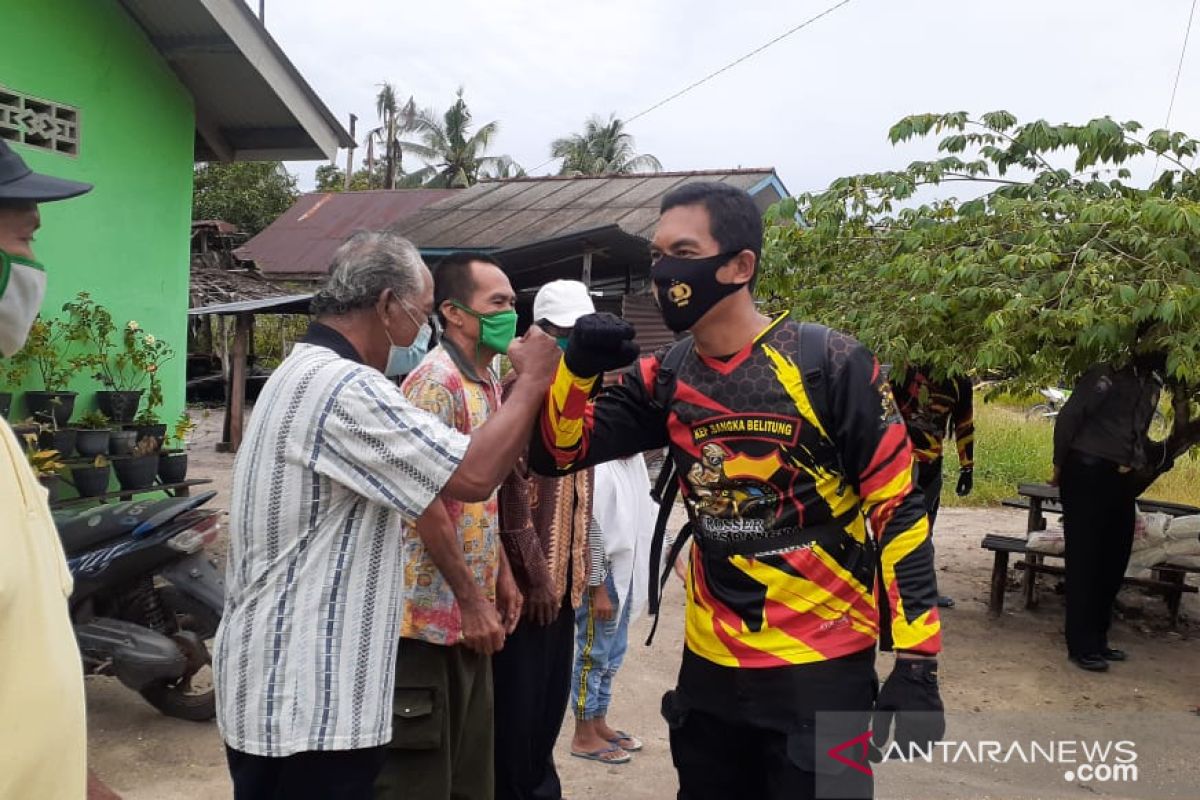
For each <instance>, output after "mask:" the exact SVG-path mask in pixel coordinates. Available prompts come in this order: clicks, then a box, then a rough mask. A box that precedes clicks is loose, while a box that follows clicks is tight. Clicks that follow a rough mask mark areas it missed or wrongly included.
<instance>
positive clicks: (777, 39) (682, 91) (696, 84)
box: [529, 0, 1196, 174]
mask: <svg viewBox="0 0 1200 800" xmlns="http://www.w3.org/2000/svg"><path fill="white" fill-rule="evenodd" d="M849 4H850V0H841V2H840V3H836V4H834V5H832V6H830V7H829V8H827V9H825V10H824V11H822V12H821V13H820V14H817V15H816V16H813V17H809V18H808V19H806V20H804V22H801V23H800V24H799V25H796V26H795V27H792V28H789V29H788V30H786V31H784V32H783V33H781V34H779V35H778V36H776V37H775V38H774V39H772V40H771V41H769V42H767V43H766V44H763V45H761V46H759V47H756V48H755V49H753V50H751V51H750V52H749V53H746V54H745V55H744V56H741V57H740V58H737V59H735V60H733V61H730V62H729V63H728V64H726V65H725V66H723V67H721V68H720V69H718V70H715V71H713V72H710V73H709V74H707V75H705V76H704V77H703V78H701V79H700V80H698V81H694V82H692V83H690V84H688V85H687V86H685V87H683V88H682V89H680V90H679V91H677V92H675V93H674V94H672V95H670V96H668V97H664V98H663V99H662V100H659V101H658V102H657V103H655V104H654V105H652V106H650V107H649V108H646V109H643V110H642V111H639V112H638V113H636V114H634V115H633V116H632V117H629V118H628V119H626V120H624V122H625V124H626V125H628V124H629V123H630V122H633V121H634V120H636V119H640V118H642V117H644V116H646V115H647V114H649V113H650V112H651V111H655V110H657V109H659V108H662V107H663V106H665V105H666V104H667V103H669V102H671V101H672V100H675V99H677V98H679V97H682V96H683V95H685V94H687V93H688V92H690V91H692V90H693V89H695V88H697V87H699V86H702V85H704V84H706V83H708V82H709V81H711V80H712V79H713V78H715V77H717V76H718V75H720V74H722V73H724V72H728V71H729V70H731V69H733V68H734V67H736V66H737V65H738V64H741V63H742V62H743V61H746V60H747V59H750V58H753V57H754V56H756V55H758V54H759V53H761V52H762V51H764V50H766V49H767V48H768V47H771V46H772V45H775V44H778V43H779V42H782V41H783V40H784V39H786V38H788V37H789V36H791V35H792V34H794V33H798V32H799V31H802V30H804V29H805V28H807V27H808V26H809V25H812V24H813V23H814V22H816V21H818V20H820V19H821V18H823V17H827V16H829V15H830V14H832V13H833V12H834V11H837V10H838V9H839V8H841V7H842V6H845V5H849ZM1195 7H1196V0H1192V10H1193V11H1194V10H1195ZM1189 27H1190V25H1189ZM556 160H557V159H555V158H551V159H549V160H547V161H543V162H542V163H541V164H538V165H537V166H536V167H534V168H533V169H531V170H529V174H532V173H534V172H537V171H538V170H539V169H541V168H542V167H544V166H546V165H547V164H550V163H552V162H554V161H556Z"/></svg>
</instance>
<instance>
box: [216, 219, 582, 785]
mask: <svg viewBox="0 0 1200 800" xmlns="http://www.w3.org/2000/svg"><path fill="white" fill-rule="evenodd" d="M313 311H314V312H315V314H316V316H317V319H316V321H315V322H313V323H312V325H311V326H310V328H309V331H308V333H307V335H306V336H305V338H304V339H303V340H302V341H301V342H300V343H299V344H297V346H296V348H295V349H294V350H293V351H292V353H291V355H290V356H288V358H287V359H286V360H285V361H284V362H283V363H282V364H281V365H280V366H279V368H278V369H277V370H276V371H275V373H274V375H272V376H271V379H270V380H269V381H268V382H267V385H266V387H265V388H264V389H263V392H262V395H261V397H260V398H259V401H258V404H257V405H256V407H255V410H254V413H253V415H252V416H251V418H250V424H249V427H248V430H247V435H246V438H245V444H244V446H243V449H242V451H241V452H240V453H239V454H238V457H237V461H236V462H235V465H234V489H233V496H232V499H231V503H230V520H229V521H230V552H229V566H228V577H227V583H228V586H227V596H226V607H225V616H224V619H223V620H222V624H221V628H220V630H219V631H218V633H217V642H216V662H215V672H216V688H217V693H218V709H217V721H218V723H219V726H220V730H221V734H222V737H223V739H224V740H225V743H226V752H227V757H228V761H229V769H230V774H231V776H232V778H233V784H234V793H235V797H237V798H269V797H287V798H289V800H290V799H291V798H369V797H371V794H372V785H373V783H374V780H375V778H376V775H377V774H378V772H379V770H380V768H381V766H382V764H383V759H384V746H385V745H386V744H387V743H388V741H389V740H390V739H391V737H392V704H391V698H392V688H393V676H394V672H395V658H396V642H397V639H398V636H399V629H400V619H401V605H402V601H401V598H402V589H403V586H402V584H403V575H402V571H401V552H400V551H401V542H402V534H403V523H405V522H415V523H416V524H417V526H418V528H421V529H436V528H441V529H443V530H445V529H450V530H451V533H450V534H449V535H451V536H453V535H454V534H453V531H452V523H451V521H450V519H449V517H448V516H447V514H446V510H445V507H444V506H443V504H442V502H441V500H440V499H439V498H440V497H442V496H444V497H447V498H450V499H454V500H460V501H467V502H475V501H481V500H484V499H486V498H487V497H489V496H490V495H491V494H492V492H494V491H495V489H496V487H497V486H498V485H499V484H500V483H501V482H502V481H503V479H504V478H505V476H506V475H507V474H508V473H509V471H510V470H511V469H512V466H513V464H514V463H515V462H516V460H517V457H518V456H519V455H520V453H521V452H522V451H523V450H524V448H525V445H526V444H527V442H528V441H529V437H530V433H531V430H532V425H533V420H534V417H535V416H536V414H537V411H538V410H539V407H540V404H541V402H542V401H543V399H544V398H545V393H546V390H547V387H548V385H549V382H550V380H551V378H552V376H553V373H554V370H555V368H556V367H557V364H558V361H559V351H558V348H557V346H556V344H555V342H554V340H553V339H551V338H549V337H548V336H546V335H545V334H543V333H541V332H540V331H536V330H534V331H532V332H531V333H529V334H527V335H526V336H525V337H524V338H522V339H521V340H518V341H514V342H513V343H512V346H511V347H510V350H509V357H510V359H511V361H512V363H513V366H514V368H515V369H516V370H517V372H518V375H519V378H518V382H517V386H516V387H514V391H513V393H512V394H511V395H510V397H509V399H508V401H507V402H506V404H505V405H504V406H503V408H501V409H500V410H499V411H497V413H496V414H495V416H494V417H493V418H492V419H491V421H489V422H488V423H487V424H486V425H483V426H481V427H480V428H478V429H476V430H475V431H473V432H472V434H471V436H469V437H468V436H465V435H463V434H461V433H459V432H458V431H456V430H454V429H453V428H449V427H447V426H446V425H445V424H443V423H442V422H441V421H440V420H438V419H437V418H436V417H434V416H433V415H430V414H428V413H426V412H423V411H420V410H419V409H417V408H414V407H413V406H412V404H411V403H409V402H408V400H407V399H405V397H404V395H403V394H402V393H401V392H400V390H399V389H398V388H397V387H396V386H395V384H394V383H393V382H392V381H390V380H389V379H388V377H390V376H393V375H401V374H404V373H405V372H408V371H409V370H411V368H412V367H414V366H416V364H417V363H418V362H419V361H420V360H421V357H422V356H423V355H424V352H425V349H426V348H427V346H428V342H429V339H430V334H431V324H430V321H429V317H430V314H431V313H432V311H433V281H432V278H431V276H430V273H429V270H428V269H427V268H426V266H425V264H424V262H423V261H422V260H421V257H420V254H419V253H418V252H417V250H416V249H415V248H414V247H413V246H412V244H410V243H409V242H408V241H406V240H404V239H402V238H400V237H397V236H394V235H391V234H386V233H370V232H363V233H358V234H355V235H354V236H353V237H351V239H350V240H349V241H347V242H346V244H344V245H343V246H342V247H341V248H340V249H339V250H338V252H337V253H336V254H335V255H334V259H333V265H332V268H331V271H330V277H329V281H328V283H327V284H326V286H325V287H324V288H323V289H322V290H321V291H320V292H319V293H318V294H317V296H316V297H315V298H314V299H313Z"/></svg>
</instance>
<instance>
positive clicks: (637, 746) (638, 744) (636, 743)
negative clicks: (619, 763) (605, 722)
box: [608, 731, 645, 753]
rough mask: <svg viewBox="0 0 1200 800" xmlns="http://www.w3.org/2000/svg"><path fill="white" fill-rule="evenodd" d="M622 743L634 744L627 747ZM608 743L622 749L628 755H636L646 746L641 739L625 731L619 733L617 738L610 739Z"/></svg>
mask: <svg viewBox="0 0 1200 800" xmlns="http://www.w3.org/2000/svg"><path fill="white" fill-rule="evenodd" d="M621 742H633V744H632V745H629V746H626V745H623V744H621ZM608 743H609V744H611V745H615V746H617V747H619V748H621V749H622V750H624V751H625V752H626V753H636V752H637V751H639V750H641V749H642V748H643V747H645V745H644V744H643V743H642V740H641V739H639V738H637V737H636V736H630V735H629V734H628V733H626V732H625V731H617V738H615V739H609V740H608Z"/></svg>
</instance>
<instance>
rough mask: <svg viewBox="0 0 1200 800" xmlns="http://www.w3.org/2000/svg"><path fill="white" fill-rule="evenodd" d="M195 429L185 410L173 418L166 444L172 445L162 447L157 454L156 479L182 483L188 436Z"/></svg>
mask: <svg viewBox="0 0 1200 800" xmlns="http://www.w3.org/2000/svg"><path fill="white" fill-rule="evenodd" d="M195 429H196V423H195V422H194V421H193V420H192V417H191V415H190V414H188V412H187V411H184V412H183V413H182V414H180V415H179V419H177V420H175V426H174V427H173V428H172V431H171V433H172V436H171V437H170V438H169V439H168V440H167V444H169V445H173V446H172V447H164V449H163V450H162V452H161V453H159V456H158V479H159V480H160V481H161V482H162V483H182V482H183V481H185V480H187V468H188V460H187V457H188V454H187V449H188V437H189V436H190V435H191V433H192V431H194V430H195Z"/></svg>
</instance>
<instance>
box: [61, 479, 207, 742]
mask: <svg viewBox="0 0 1200 800" xmlns="http://www.w3.org/2000/svg"><path fill="white" fill-rule="evenodd" d="M215 496H216V492H204V493H203V494H200V495H197V496H195V497H180V498H167V499H162V500H134V501H126V502H121V503H115V504H112V505H102V506H99V507H96V508H91V509H88V510H87V511H84V512H81V513H78V514H73V515H62V514H56V515H55V524H56V526H57V528H58V533H59V538H60V539H61V540H62V544H63V549H64V550H65V551H66V555H67V566H68V568H69V569H70V572H71V575H72V576H73V578H74V580H75V588H74V591H73V592H72V594H71V598H70V611H71V621H72V624H73V626H74V628H75V639H76V641H77V642H78V644H79V651H80V654H81V655H82V658H83V666H84V670H85V672H86V673H88V674H95V675H113V676H116V677H117V679H118V680H120V681H121V683H123V684H124V685H125V686H128V687H129V688H130V689H133V690H134V691H136V692H138V693H139V694H141V695H142V697H143V698H145V700H146V701H147V702H149V703H150V705H152V706H154V707H155V708H157V709H158V710H159V711H161V712H162V713H163V714H165V715H167V716H169V717H177V718H179V719H186V720H194V721H198V722H201V721H206V720H210V719H212V718H213V717H215V716H216V696H215V692H214V689H213V681H212V655H211V650H210V648H211V641H212V639H213V637H214V636H216V632H217V625H218V624H219V623H220V621H221V611H222V608H223V605H224V593H225V592H224V579H223V578H222V576H221V574H220V573H219V571H218V570H217V568H216V566H215V564H214V563H213V562H212V560H211V559H210V558H209V557H208V556H207V554H206V553H205V552H204V551H205V548H206V547H207V546H208V545H210V544H211V543H212V542H213V541H214V540H215V539H216V537H217V532H218V530H219V524H218V522H219V515H220V512H218V511H213V510H201V509H200V506H202V505H204V504H205V503H207V502H208V501H209V500H211V499H212V498H213V497H215Z"/></svg>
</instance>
